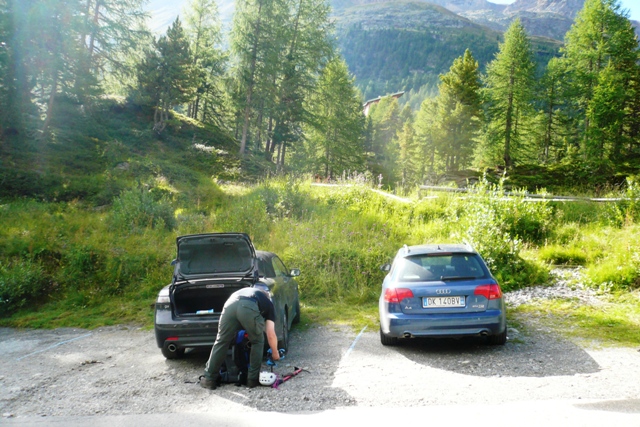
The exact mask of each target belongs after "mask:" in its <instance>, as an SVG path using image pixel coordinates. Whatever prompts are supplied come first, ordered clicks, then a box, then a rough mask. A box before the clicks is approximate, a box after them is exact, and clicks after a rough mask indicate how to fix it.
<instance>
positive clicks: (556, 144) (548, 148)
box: [537, 58, 573, 164]
mask: <svg viewBox="0 0 640 427" xmlns="http://www.w3.org/2000/svg"><path fill="white" fill-rule="evenodd" d="M567 74H568V73H567V69H566V66H565V63H564V62H563V61H561V60H560V59H558V58H552V59H551V60H550V61H549V64H548V65H547V69H546V70H545V73H544V75H543V76H542V79H541V80H540V84H539V86H538V94H537V95H538V102H539V105H540V113H539V123H540V130H539V135H540V137H539V147H538V158H539V160H540V162H541V163H543V164H549V163H555V162H559V161H560V160H562V158H563V157H564V156H565V155H566V154H567V153H568V152H569V151H570V150H571V145H573V143H572V142H571V135H572V132H571V129H570V123H571V121H570V116H571V114H572V113H571V110H570V102H569V100H570V99H571V97H570V93H571V92H570V82H569V77H568V75H567Z"/></svg>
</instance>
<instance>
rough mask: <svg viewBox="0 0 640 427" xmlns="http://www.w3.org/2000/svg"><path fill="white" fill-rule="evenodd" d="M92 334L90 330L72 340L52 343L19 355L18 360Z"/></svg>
mask: <svg viewBox="0 0 640 427" xmlns="http://www.w3.org/2000/svg"><path fill="white" fill-rule="evenodd" d="M91 335H92V334H91V332H90V333H88V334H85V335H80V336H79V337H75V338H71V339H70V340H66V341H62V342H59V343H57V344H54V345H51V346H49V347H47V348H44V349H42V350H38V351H34V352H33V353H29V354H25V355H24V356H22V357H18V358H17V359H16V360H22V359H24V358H25V357H29V356H33V355H34V354H38V353H44V352H45V351H48V350H51V349H52V348H55V347H58V346H60V345H62V344H66V343H69V342H71V341H75V340H79V339H82V338H86V337H88V336H91Z"/></svg>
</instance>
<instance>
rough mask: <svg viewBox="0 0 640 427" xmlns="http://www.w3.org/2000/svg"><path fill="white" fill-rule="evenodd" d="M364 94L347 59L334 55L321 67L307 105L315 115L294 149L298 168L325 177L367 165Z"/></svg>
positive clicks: (359, 168)
mask: <svg viewBox="0 0 640 427" xmlns="http://www.w3.org/2000/svg"><path fill="white" fill-rule="evenodd" d="M360 99H361V96H360V93H359V92H358V90H357V89H356V88H355V86H354V77H352V76H350V75H349V70H348V68H347V65H346V63H345V62H344V60H342V59H341V58H338V57H334V58H333V59H332V60H331V61H330V62H329V63H328V64H327V65H326V67H325V68H324V69H323V70H322V73H321V75H320V79H319V81H318V85H317V88H316V91H315V93H314V94H313V96H311V97H310V98H309V101H308V106H307V109H308V110H309V112H310V114H311V115H312V117H313V119H312V121H311V122H310V123H308V124H306V125H305V126H304V130H305V135H306V141H305V144H303V146H302V147H299V148H298V150H297V151H296V152H295V156H294V159H293V161H294V165H295V166H301V167H300V169H299V170H302V171H305V172H311V173H313V174H315V175H320V176H322V177H324V178H329V179H331V178H335V176H336V175H340V174H341V173H343V172H345V171H352V172H355V171H363V169H364V147H363V144H364V126H365V118H364V115H363V113H362V104H361V101H360Z"/></svg>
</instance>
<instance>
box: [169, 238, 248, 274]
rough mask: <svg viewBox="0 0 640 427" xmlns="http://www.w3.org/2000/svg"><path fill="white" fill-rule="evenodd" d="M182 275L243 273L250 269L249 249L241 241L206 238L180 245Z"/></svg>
mask: <svg viewBox="0 0 640 427" xmlns="http://www.w3.org/2000/svg"><path fill="white" fill-rule="evenodd" d="M178 256H179V258H180V270H181V272H182V273H183V274H208V273H232V272H244V271H248V270H250V269H251V268H252V265H253V258H252V254H251V249H250V248H249V246H248V245H247V243H246V242H245V241H243V240H240V239H238V240H235V241H234V240H231V239H219V240H218V239H215V238H207V239H200V240H195V239H194V240H192V241H187V242H184V243H183V244H181V245H180V248H179V254H178Z"/></svg>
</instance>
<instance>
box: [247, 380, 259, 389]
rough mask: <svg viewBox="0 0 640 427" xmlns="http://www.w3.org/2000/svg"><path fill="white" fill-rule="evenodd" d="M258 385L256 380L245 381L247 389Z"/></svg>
mask: <svg viewBox="0 0 640 427" xmlns="http://www.w3.org/2000/svg"><path fill="white" fill-rule="evenodd" d="M259 385H260V382H259V381H258V380H247V387H249V388H256V387H258V386H259Z"/></svg>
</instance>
